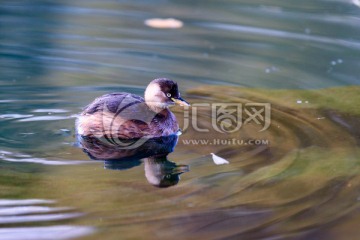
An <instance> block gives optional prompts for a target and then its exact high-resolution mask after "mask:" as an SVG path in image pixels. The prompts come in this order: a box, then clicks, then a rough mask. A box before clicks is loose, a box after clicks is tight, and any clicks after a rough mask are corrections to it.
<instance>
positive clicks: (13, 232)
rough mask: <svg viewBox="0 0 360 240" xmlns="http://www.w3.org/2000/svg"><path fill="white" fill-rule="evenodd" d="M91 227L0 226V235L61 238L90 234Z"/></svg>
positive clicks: (42, 239)
mask: <svg viewBox="0 0 360 240" xmlns="http://www.w3.org/2000/svg"><path fill="white" fill-rule="evenodd" d="M93 232H94V229H93V228H92V227H86V226H68V225H58V226H47V227H12V228H1V229H0V235H1V238H2V239H6V240H23V239H27V240H50V239H54V240H63V239H72V238H78V237H83V236H86V235H90V234H92V233H93Z"/></svg>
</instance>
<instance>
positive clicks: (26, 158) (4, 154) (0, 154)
mask: <svg viewBox="0 0 360 240" xmlns="http://www.w3.org/2000/svg"><path fill="white" fill-rule="evenodd" d="M0 160H2V161H7V162H19V163H36V164H44V165H53V166H61V165H78V164H89V163H90V164H91V163H92V162H89V161H81V160H80V161H78V160H67V161H65V160H49V159H45V158H34V157H32V156H30V155H27V154H20V153H13V152H8V151H2V150H0Z"/></svg>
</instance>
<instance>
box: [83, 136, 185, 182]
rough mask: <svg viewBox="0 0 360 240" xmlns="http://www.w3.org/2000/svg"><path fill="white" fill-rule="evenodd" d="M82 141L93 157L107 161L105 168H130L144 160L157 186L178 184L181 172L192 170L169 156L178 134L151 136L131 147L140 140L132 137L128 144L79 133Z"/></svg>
mask: <svg viewBox="0 0 360 240" xmlns="http://www.w3.org/2000/svg"><path fill="white" fill-rule="evenodd" d="M78 140H79V144H80V146H81V148H82V149H83V151H84V152H85V153H87V155H88V156H89V157H90V158H91V159H94V160H103V161H104V164H105V169H112V170H126V169H129V168H132V167H136V166H138V165H140V164H141V160H143V162H144V165H145V176H146V179H147V180H148V182H149V183H150V184H152V185H154V186H156V187H170V186H173V185H176V184H177V183H178V182H179V180H180V174H182V173H184V172H188V171H189V167H188V166H187V165H177V164H175V163H174V162H171V161H169V160H168V159H167V156H168V154H169V153H171V152H172V151H174V148H175V146H176V144H177V142H178V135H170V136H167V137H158V138H150V139H147V140H146V141H145V142H144V143H143V144H141V145H140V146H138V147H137V148H129V147H128V146H131V145H133V144H132V143H136V142H137V141H138V140H137V139H134V140H128V142H127V144H126V146H124V145H119V144H116V142H110V141H107V140H106V139H103V140H102V139H99V138H95V137H86V136H78ZM122 143H123V142H122Z"/></svg>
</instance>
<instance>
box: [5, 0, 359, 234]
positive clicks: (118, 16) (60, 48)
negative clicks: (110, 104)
mask: <svg viewBox="0 0 360 240" xmlns="http://www.w3.org/2000/svg"><path fill="white" fill-rule="evenodd" d="M358 2H359V1H357V0H347V1H342V0H332V1H321V0H304V1H302V2H301V4H294V3H293V2H291V1H278V0H269V1H266V2H265V1H254V0H236V1H226V2H224V1H219V0H215V1H153V2H152V3H151V4H149V3H148V2H146V1H113V0H109V1H95V0H86V1H85V0H78V1H73V2H70V1H57V0H55V1H48V0H33V1H22V0H20V1H12V0H3V1H2V2H1V4H0V22H1V24H0V33H1V34H0V73H1V74H0V169H1V174H0V198H1V199H3V200H1V201H0V214H2V215H1V216H0V219H1V221H2V223H1V225H2V227H4V228H1V229H0V235H1V238H4V239H23V236H25V235H24V234H25V231H26V237H27V239H41V237H43V238H45V239H56V238H58V239H64V238H73V237H77V236H83V235H84V234H87V233H89V234H90V233H92V234H90V235H88V236H86V238H87V239H100V238H101V239H117V238H119V236H121V238H124V239H142V238H144V236H145V237H148V238H154V239H155V238H156V239H159V238H161V239H170V238H174V236H175V238H176V237H177V236H181V238H190V239H192V238H193V239H199V238H204V239H221V238H227V239H288V238H295V239H296V238H298V239H344V238H346V239H357V238H358V236H359V229H358V225H359V223H360V217H359V215H358V214H357V213H358V211H359V197H360V192H359V186H360V178H359V159H360V155H359V154H360V152H359V143H360V138H359V136H360V130H359V127H358V126H359V124H360V120H359V119H360V108H359V104H358V103H359V102H360V98H359V97H360V94H359V92H360V89H359V87H358V85H359V84H360V80H359V76H360V68H359V66H360V62H359V58H358V56H359V51H360V46H359V40H360V37H359V36H360V29H359V25H360V22H359V19H360V8H359V3H358ZM154 18H155V19H156V18H159V19H162V20H164V19H168V18H173V19H176V20H179V21H180V22H181V23H182V25H181V28H173V29H167V28H161V29H158V28H151V27H149V26H147V25H146V20H147V19H154ZM157 77H167V78H172V79H174V80H176V81H178V82H179V84H181V87H182V88H183V89H185V90H187V93H185V91H184V92H183V94H184V95H185V97H186V98H187V100H189V101H190V102H191V103H209V104H211V103H229V102H235V103H242V104H246V103H249V102H262V103H271V109H272V110H271V116H272V117H271V125H270V127H269V128H268V129H267V130H266V131H263V132H259V130H260V129H259V126H258V125H256V124H255V123H254V122H252V123H249V124H244V125H243V126H242V128H241V129H240V131H238V132H236V133H229V134H219V133H218V132H216V131H214V130H211V131H210V132H209V133H202V132H198V131H196V130H195V129H194V128H193V127H189V128H188V129H186V131H185V132H184V134H183V135H181V136H180V137H179V140H178V144H177V146H176V149H175V150H174V151H172V150H170V148H169V149H160V150H159V152H161V154H153V153H151V152H146V151H139V152H138V153H136V154H135V152H122V151H119V150H118V149H117V150H114V148H113V147H107V150H104V149H101V148H103V147H101V146H87V144H90V145H91V144H92V145H94V143H95V142H94V143H92V142H91V141H90V143H84V145H83V146H82V147H83V148H84V149H85V152H86V153H87V154H88V155H89V156H93V157H94V158H96V159H100V160H104V159H109V158H115V159H118V158H121V161H117V160H114V159H112V160H105V161H104V162H103V161H90V160H89V159H88V156H86V155H85V154H84V152H83V150H82V149H81V148H76V147H74V145H75V144H74V142H75V137H74V135H75V129H74V120H75V117H76V116H75V114H77V113H79V112H81V108H82V107H83V106H85V105H86V104H87V103H88V102H89V101H91V100H92V99H94V98H95V97H97V96H100V95H102V94H105V93H110V92H130V93H133V94H137V95H143V92H144V90H145V87H146V85H147V84H148V83H149V81H150V80H151V79H154V78H157ZM279 88H281V89H283V90H275V89H279ZM294 89H298V90H294ZM174 112H175V113H176V115H177V119H178V120H179V121H182V119H183V114H184V113H183V111H180V110H177V109H175V111H174ZM198 116H199V119H198V120H199V121H198V122H197V123H198V127H200V128H201V129H205V128H207V129H211V122H212V121H211V113H210V110H209V109H207V108H199V109H198ZM243 120H245V119H243ZM181 124H182V125H184V124H183V122H181ZM232 138H236V139H240V140H243V144H235V145H233V144H225V145H224V144H215V142H211V143H213V144H202V143H201V142H197V143H195V142H189V140H204V139H205V140H209V141H213V139H220V140H222V139H224V140H226V139H232ZM251 139H263V140H266V141H267V142H266V143H264V144H260V145H256V144H255V145H254V144H245V143H249V142H248V140H251ZM85 140H86V141H87V140H89V139H85ZM185 140H187V142H185ZM95 145H96V144H95ZM170 145H171V144H170ZM165 146H166V144H165ZM154 149H156V147H154ZM97 150H99V152H97ZM100 150H101V151H100ZM150 150H153V149H152V147H151V148H150ZM100 152H102V153H103V154H106V156H101V154H100ZM170 152H171V153H170ZM210 153H214V154H215V155H216V156H219V157H221V158H222V159H225V160H226V161H228V162H229V163H230V164H223V165H216V164H214V162H213V159H212V156H211V155H210ZM140 159H142V160H141V161H140ZM169 159H171V160H172V161H174V162H171V161H169ZM217 160H219V159H217ZM84 162H85V163H88V164H83V163H84ZM179 163H182V164H184V165H180V164H179ZM103 164H104V165H105V168H108V169H116V170H124V171H107V170H104V169H103V168H102V166H103ZM141 164H144V168H145V173H144V169H143V168H142V167H136V166H140V165H141ZM187 166H189V168H191V171H188V167H187ZM130 168H131V169H130ZM126 169H128V170H126ZM125 170H126V171H125ZM185 171H188V172H187V173H186V174H183V175H181V177H182V178H181V182H180V183H179V184H177V185H175V186H173V187H168V188H154V187H153V186H151V184H149V182H150V183H152V184H154V185H157V186H160V185H162V184H164V185H166V186H168V185H172V184H176V183H177V181H178V174H179V173H180V172H185ZM144 174H145V178H146V179H145V178H144ZM167 176H168V179H169V181H167V180H166V179H167ZM166 181H167V182H166ZM164 182H165V183H164ZM6 199H10V200H6ZM13 199H16V201H15V200H13ZM46 199H54V200H55V202H56V203H52V202H50V201H49V200H46ZM5 200H6V201H10V203H9V202H6V201H5ZM52 204H56V206H53V205H52ZM63 206H70V207H69V208H67V207H63ZM82 213H84V214H85V215H82ZM10 222H12V223H10ZM88 226H91V227H90V228H89V227H88ZM94 227H95V228H97V227H99V229H103V230H104V231H96V232H92V231H93V228H94Z"/></svg>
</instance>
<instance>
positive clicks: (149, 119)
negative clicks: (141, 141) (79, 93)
mask: <svg viewBox="0 0 360 240" xmlns="http://www.w3.org/2000/svg"><path fill="white" fill-rule="evenodd" d="M175 104H179V105H180V106H189V103H187V102H186V101H185V100H184V99H182V98H181V97H180V93H179V90H178V85H177V83H176V82H174V81H172V80H170V79H166V78H158V79H155V80H153V81H151V82H150V84H149V85H148V86H147V88H146V90H145V99H144V98H142V97H140V96H137V95H134V94H131V93H125V92H120V93H110V94H106V95H103V96H101V97H99V98H96V99H95V100H94V101H93V102H92V103H90V104H89V105H88V106H87V107H85V109H84V111H83V112H82V113H81V114H80V116H79V117H78V119H77V123H76V125H77V126H76V127H77V133H78V134H79V135H81V136H89V137H99V138H102V137H105V138H106V139H108V138H111V139H114V138H119V139H137V138H143V137H149V138H152V137H161V136H169V135H172V134H177V132H178V131H179V125H178V123H177V121H176V118H175V115H174V114H173V113H172V112H171V111H170V110H169V109H168V107H169V106H171V105H175Z"/></svg>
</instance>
